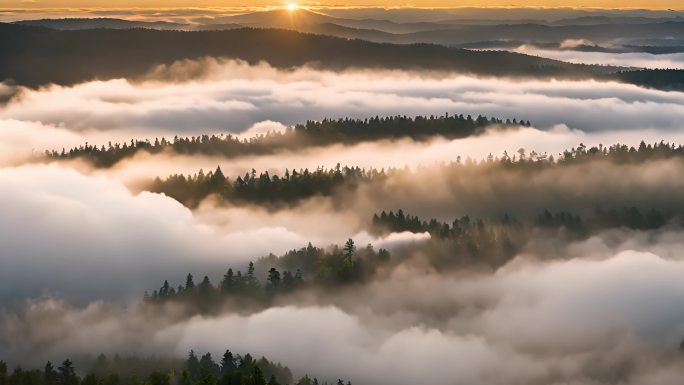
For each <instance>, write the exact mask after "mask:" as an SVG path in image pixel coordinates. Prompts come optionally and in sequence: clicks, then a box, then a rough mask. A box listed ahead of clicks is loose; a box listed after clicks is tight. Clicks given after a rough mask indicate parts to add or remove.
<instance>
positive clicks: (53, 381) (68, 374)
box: [0, 350, 351, 385]
mask: <svg viewBox="0 0 684 385" xmlns="http://www.w3.org/2000/svg"><path fill="white" fill-rule="evenodd" d="M81 361H83V364H84V365H83V367H86V368H88V369H87V370H85V371H83V370H82V369H83V368H82V367H81V368H78V367H76V365H75V363H74V361H71V360H70V359H66V360H64V361H63V362H62V363H61V364H60V365H59V366H57V367H55V365H54V364H52V363H51V362H50V361H48V362H47V363H46V364H45V366H44V368H43V369H42V370H41V369H24V368H22V367H21V366H17V367H15V368H14V369H11V368H8V365H7V363H6V362H4V361H0V384H1V385H172V384H178V385H287V384H292V385H319V384H320V385H328V383H327V382H319V381H318V379H317V378H316V377H313V378H310V377H309V375H304V376H303V377H301V378H300V379H299V380H297V381H295V380H294V379H293V376H292V372H291V371H290V369H289V368H288V367H286V366H282V365H281V364H280V363H273V362H270V361H269V360H268V359H266V358H265V357H261V358H260V359H255V358H253V357H252V355H250V354H245V355H240V354H234V353H233V352H231V351H230V350H226V351H225V353H223V356H221V359H220V361H219V362H216V361H215V360H214V358H213V357H212V356H211V353H206V354H203V355H201V356H198V355H197V354H195V352H194V351H192V350H191V351H190V352H189V353H188V356H187V359H185V360H180V359H175V358H157V357H138V356H120V355H118V354H116V355H115V356H114V357H113V358H111V359H110V358H108V357H107V356H106V355H104V354H100V355H98V356H97V357H96V358H95V359H92V358H85V359H82V360H81ZM81 373H83V374H81ZM350 384H351V382H349V381H348V382H346V383H345V382H344V381H342V380H338V381H337V384H336V385H350ZM330 385H335V384H330Z"/></svg>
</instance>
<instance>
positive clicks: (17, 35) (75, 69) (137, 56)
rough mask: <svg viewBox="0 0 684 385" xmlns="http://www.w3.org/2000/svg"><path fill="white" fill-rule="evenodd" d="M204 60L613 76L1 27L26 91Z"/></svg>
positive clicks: (339, 46)
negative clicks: (43, 86)
mask: <svg viewBox="0 0 684 385" xmlns="http://www.w3.org/2000/svg"><path fill="white" fill-rule="evenodd" d="M206 56H213V57H226V58H237V59H242V60H245V61H248V62H251V63H255V62H258V61H262V60H263V61H267V62H269V63H270V64H271V65H273V66H276V67H280V68H289V67H292V66H298V65H302V64H305V63H314V64H316V65H317V66H320V67H324V68H333V69H342V68H349V67H365V68H390V69H411V68H420V69H427V70H450V71H462V72H464V73H469V74H476V75H488V76H534V77H549V76H553V77H567V78H570V77H574V78H588V77H595V76H597V75H598V74H605V73H613V72H617V71H618V68H614V67H601V66H587V65H577V64H568V63H563V62H559V61H555V60H549V59H543V58H538V57H533V56H527V55H522V54H516V53H510V52H498V51H486V52H481V51H470V50H465V49H458V48H448V47H444V46H438V45H431V44H411V45H394V44H387V43H372V42H368V41H362V40H348V39H343V38H336V37H330V36H321V35H312V34H305V33H299V32H295V31H289V30H277V29H246V28H245V29H234V30H224V31H201V32H181V31H160V30H150V29H125V30H118V29H95V30H76V31H58V30H53V29H47V28H40V27H28V26H23V25H11V24H0V78H2V79H13V80H14V81H15V82H17V83H19V84H23V85H28V86H39V85H41V84H46V83H58V84H73V83H77V82H82V81H87V80H91V79H96V78H99V79H109V78H117V77H136V76H141V75H143V74H145V73H146V72H147V71H149V70H150V69H151V68H153V67H154V66H156V65H160V64H169V63H172V62H174V61H176V60H182V59H196V58H201V57H206ZM122 63H126V65H121V64H122Z"/></svg>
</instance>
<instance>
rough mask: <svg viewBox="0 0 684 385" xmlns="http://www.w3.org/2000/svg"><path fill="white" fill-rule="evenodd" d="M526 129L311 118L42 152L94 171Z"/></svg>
mask: <svg viewBox="0 0 684 385" xmlns="http://www.w3.org/2000/svg"><path fill="white" fill-rule="evenodd" d="M492 125H498V126H505V127H513V126H530V125H531V123H530V122H529V121H523V120H520V121H518V120H517V119H513V120H511V119H506V120H505V121H504V120H501V119H497V118H488V117H484V116H477V117H472V116H470V115H468V116H464V115H463V114H461V115H456V114H452V115H449V114H448V113H447V114H445V115H442V116H434V115H431V116H416V117H407V116H399V115H397V116H388V117H379V116H375V117H372V118H366V119H350V118H345V119H323V120H321V121H314V120H309V121H307V122H306V123H305V124H297V125H295V126H294V127H287V128H286V129H285V130H284V131H283V132H276V131H274V132H269V133H266V134H259V135H257V136H254V137H251V138H240V137H238V136H235V135H232V134H227V135H200V136H193V137H178V136H176V137H174V138H173V139H172V140H167V139H166V138H161V139H159V138H155V139H154V141H150V140H137V141H136V140H131V141H130V143H125V142H124V143H115V144H112V143H111V142H110V143H108V144H107V146H104V145H101V146H99V147H98V146H96V145H93V144H89V143H85V144H83V145H81V146H78V147H74V148H71V149H69V150H66V149H62V150H61V151H57V150H51V151H50V150H48V151H45V153H44V155H45V157H47V158H48V159H82V160H86V161H88V162H90V163H91V164H93V165H94V166H96V167H111V166H113V165H114V164H116V163H117V162H119V161H121V160H122V159H125V158H129V157H132V156H134V155H135V154H137V153H138V152H140V151H145V152H148V153H150V154H159V153H162V152H171V153H175V154H183V155H212V156H223V157H228V158H230V157H237V156H243V155H262V154H270V153H273V152H276V151H278V150H283V149H290V150H293V149H299V148H304V147H309V146H325V145H330V144H335V143H346V144H351V143H358V142H363V141H376V140H383V139H397V138H411V139H414V140H427V139H429V138H433V137H438V136H442V137H446V138H451V139H454V138H464V137H468V136H472V135H477V134H478V133H481V132H483V131H484V130H485V129H486V128H487V127H488V126H492Z"/></svg>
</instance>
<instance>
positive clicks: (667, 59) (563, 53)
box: [514, 41, 684, 69]
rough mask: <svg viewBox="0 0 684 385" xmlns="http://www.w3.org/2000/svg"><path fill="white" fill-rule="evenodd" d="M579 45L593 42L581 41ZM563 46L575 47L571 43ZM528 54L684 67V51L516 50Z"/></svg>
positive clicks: (620, 64) (603, 62) (567, 59)
mask: <svg viewBox="0 0 684 385" xmlns="http://www.w3.org/2000/svg"><path fill="white" fill-rule="evenodd" d="M575 43H576V44H577V45H579V44H586V43H589V44H591V42H584V41H579V42H575ZM567 44H568V45H566V46H564V45H563V44H561V48H574V47H573V46H572V45H569V44H570V43H569V42H568V43H567ZM514 51H515V52H518V53H523V54H527V55H534V56H542V57H546V58H549V59H555V60H561V61H565V62H569V63H578V64H598V65H610V66H618V67H638V68H651V69H665V68H668V69H684V53H673V54H661V55H654V54H650V53H646V52H625V53H612V52H585V51H574V50H572V49H564V50H553V49H542V48H537V47H534V46H529V45H523V46H520V47H518V48H517V49H515V50H514Z"/></svg>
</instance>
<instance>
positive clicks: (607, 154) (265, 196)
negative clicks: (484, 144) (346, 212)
mask: <svg viewBox="0 0 684 385" xmlns="http://www.w3.org/2000/svg"><path fill="white" fill-rule="evenodd" d="M661 159H684V146H682V145H675V144H673V143H665V142H659V143H653V144H646V143H645V142H641V144H640V145H639V146H637V147H633V146H627V145H622V144H615V145H612V146H603V145H599V146H593V147H587V146H585V145H583V144H580V145H579V146H577V147H576V148H572V149H570V150H567V151H564V152H563V153H560V154H557V155H556V156H555V157H554V156H553V155H549V154H545V153H544V154H541V153H537V152H535V151H530V152H529V153H528V152H527V151H525V150H524V149H519V150H518V152H517V153H515V154H508V153H507V152H504V153H503V154H502V155H500V156H496V157H495V156H493V155H490V156H488V157H487V158H486V159H483V160H480V161H476V160H473V159H470V158H467V159H465V160H464V159H461V157H456V159H455V161H454V162H452V163H450V164H446V165H443V166H440V167H441V168H442V169H443V171H445V172H446V175H448V173H449V172H458V171H459V170H463V169H468V170H470V169H473V168H482V167H486V168H491V167H499V168H501V169H503V170H520V171H523V172H534V171H537V170H543V169H546V168H552V167H564V166H568V165H577V164H582V163H588V162H611V163H613V164H639V163H644V162H648V161H655V160H661ZM412 172H414V171H411V170H405V169H403V168H402V169H399V168H389V169H374V168H371V169H362V168H359V167H349V166H344V167H342V166H341V165H338V166H337V167H335V168H331V169H326V168H322V167H319V168H317V169H315V170H309V169H306V168H305V169H300V170H295V169H293V170H286V171H285V172H284V173H283V174H282V175H271V174H270V173H269V172H267V171H264V172H261V173H257V171H256V170H254V169H252V170H251V172H248V173H245V175H242V176H237V177H235V178H234V179H232V178H230V177H227V176H226V175H224V173H223V171H222V170H221V168H220V167H217V168H216V169H215V170H213V171H208V172H206V173H205V172H204V171H203V170H200V171H199V172H198V173H196V174H194V175H183V174H176V175H171V176H168V177H166V178H164V179H162V178H156V179H155V180H154V181H151V182H150V184H149V187H148V189H149V190H150V191H152V192H156V193H163V194H165V195H167V196H169V197H172V198H174V199H176V200H177V201H179V202H181V203H183V204H184V205H186V206H188V207H191V208H194V207H197V205H199V203H200V202H202V200H204V199H205V198H207V197H209V196H214V197H216V198H218V199H219V202H231V203H256V204H265V205H276V206H278V205H288V204H293V203H297V202H298V201H300V200H303V199H307V198H311V197H314V196H332V195H335V194H336V193H338V192H340V191H341V189H347V190H354V189H356V188H358V186H360V185H362V184H367V183H376V182H381V181H383V180H385V179H387V178H388V177H389V176H392V175H398V174H406V173H408V174H409V175H410V173H412ZM415 172H417V173H419V172H420V170H418V171H415Z"/></svg>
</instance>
